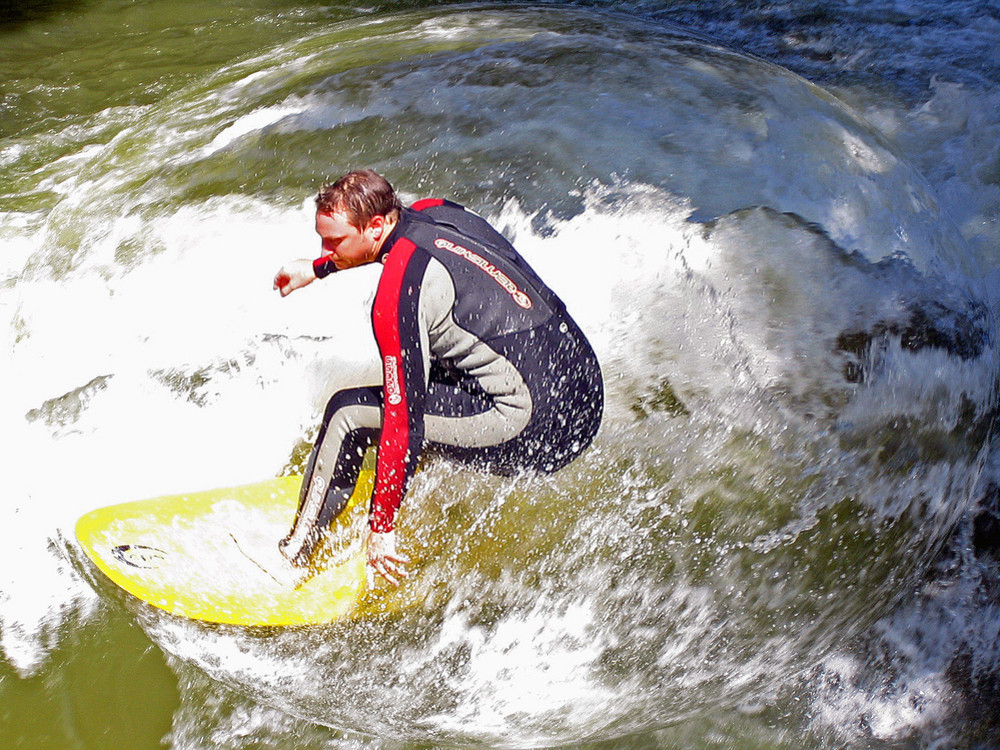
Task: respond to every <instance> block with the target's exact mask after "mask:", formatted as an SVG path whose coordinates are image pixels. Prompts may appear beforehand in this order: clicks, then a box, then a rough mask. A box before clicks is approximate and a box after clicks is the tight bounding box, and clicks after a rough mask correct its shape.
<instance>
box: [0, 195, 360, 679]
mask: <svg viewBox="0 0 1000 750" xmlns="http://www.w3.org/2000/svg"><path fill="white" fill-rule="evenodd" d="M151 234H153V235H155V238H156V239H155V246H156V249H155V251H151V254H150V255H149V256H148V257H146V258H145V259H144V260H143V262H142V263H140V264H139V265H137V266H136V267H135V268H134V269H132V270H126V269H123V268H122V267H120V266H115V265H113V263H112V258H111V257H109V256H111V254H112V251H111V250H110V245H113V244H114V243H113V242H111V241H109V243H108V244H109V247H108V248H105V249H102V248H97V249H96V250H95V253H94V254H93V255H92V256H91V257H90V258H89V259H88V262H87V264H86V265H85V267H84V268H82V269H81V270H80V271H79V272H78V273H76V274H75V275H74V276H73V277H72V278H71V279H70V280H68V281H57V280H54V279H51V278H42V279H35V280H27V279H24V280H22V281H21V282H20V283H19V284H18V285H17V286H15V287H14V288H13V289H9V288H8V289H5V290H3V291H2V292H0V295H2V296H0V301H2V302H3V308H4V310H5V311H13V312H14V313H15V315H16V317H17V319H18V320H19V321H21V322H20V324H19V326H18V329H19V335H20V340H18V341H17V342H16V343H15V344H14V345H13V346H12V349H11V358H10V363H11V367H10V368H5V371H4V381H5V382H4V385H5V388H4V397H3V399H2V401H0V404H2V416H3V418H4V419H3V423H4V428H3V430H4V433H5V435H6V439H5V441H4V442H5V444H6V445H8V446H11V448H10V449H9V451H8V453H7V455H8V456H9V458H10V460H11V464H10V466H11V469H12V471H11V472H9V474H10V475H11V479H10V481H9V485H8V486H9V490H10V498H11V501H10V507H11V513H12V517H11V518H12V520H11V522H10V523H9V524H6V525H5V527H4V537H5V540H6V541H7V542H9V543H8V544H4V545H3V547H2V550H3V551H0V565H2V566H3V568H4V570H7V571H10V572H11V575H14V573H15V571H17V575H16V576H15V578H16V581H15V582H12V583H10V584H9V585H6V586H4V587H3V588H2V590H3V593H4V599H3V606H2V610H0V617H2V622H3V628H2V630H3V632H4V633H5V636H7V637H5V640H4V648H8V647H9V644H11V642H12V639H13V638H14V635H15V634H16V633H17V632H24V633H25V634H26V635H25V640H26V641H30V640H31V634H32V633H35V634H40V633H41V627H42V624H43V623H45V622H46V619H47V618H48V617H50V616H53V615H54V613H55V612H57V611H58V610H60V609H61V608H63V607H65V606H69V605H70V604H71V603H72V602H73V600H74V599H76V598H77V597H78V594H79V586H78V584H77V582H76V581H74V580H72V577H67V576H65V575H63V574H64V573H65V570H64V563H63V562H61V561H59V560H58V559H56V557H54V556H53V553H52V551H50V549H49V541H50V540H51V539H53V538H55V537H56V536H57V535H58V534H59V533H62V534H64V535H65V536H67V537H68V538H72V528H73V524H74V523H75V520H76V518H77V517H78V516H80V515H81V514H82V513H84V512H86V511H87V510H89V509H92V508H95V507H100V506H102V505H108V504H111V503H113V502H121V501H125V500H130V499H138V498H141V497H145V496H154V495H160V494H170V493H174V492H181V491H185V490H193V489H205V488H209V487H214V486H231V485H236V484H242V483H246V482H249V481H254V480H257V479H260V478H265V477H268V476H273V475H275V474H276V473H277V472H278V471H280V470H281V468H282V465H283V464H284V463H285V462H286V461H287V460H288V457H289V454H290V451H291V449H292V448H293V447H294V445H295V443H296V442H297V441H298V440H299V439H301V437H302V436H303V434H304V433H305V432H306V431H307V430H308V429H310V428H311V427H312V426H313V424H314V423H315V422H316V420H317V414H316V412H317V410H318V409H321V408H322V404H324V403H325V400H326V398H328V396H329V395H330V394H331V393H332V392H333V390H336V389H337V388H338V387H342V385H343V384H344V383H345V381H346V382H357V381H358V380H359V379H369V380H370V379H371V377H372V375H371V373H372V371H374V372H375V373H376V374H375V376H374V377H375V382H377V377H378V376H377V372H378V371H377V364H376V363H377V355H376V353H375V351H374V343H373V342H372V341H371V340H370V339H371V335H370V323H369V321H368V317H367V310H366V307H367V304H368V302H369V301H370V299H371V295H372V294H373V291H374V280H375V278H376V277H374V276H372V274H371V273H366V272H365V271H358V272H356V273H354V274H352V278H351V279H350V280H349V282H348V283H344V282H343V281H342V280H341V279H340V278H337V277H334V278H333V279H330V280H329V282H328V283H327V284H326V285H325V286H326V288H325V290H321V289H320V288H319V287H320V285H318V284H317V285H316V286H315V287H314V288H310V289H306V290H301V291H299V292H297V293H296V294H295V295H294V296H293V297H290V298H288V299H281V298H280V297H279V296H278V294H277V292H275V291H273V290H272V288H271V281H272V278H273V276H274V273H275V272H276V270H277V269H278V267H279V266H280V265H281V264H282V263H283V262H284V261H286V260H288V259H291V258H295V257H312V256H314V255H315V240H314V237H313V235H312V213H311V207H309V206H308V205H305V204H304V205H303V206H302V208H301V209H300V210H295V211H291V212H284V211H276V210H274V209H271V208H269V207H267V206H265V205H262V204H259V203H255V202H253V201H248V200H246V199H226V200H218V201H212V202H209V203H208V204H206V205H204V206H201V207H195V206H191V207H187V208H184V209H181V210H180V211H178V212H177V213H176V214H174V215H173V216H171V217H166V218H163V219H161V220H159V221H158V222H157V223H156V225H155V229H154V231H153V232H152V233H151ZM13 317H14V316H12V319H11V321H10V323H11V324H13V322H14V321H13ZM13 328H14V326H13V325H9V327H8V334H9V335H10V336H11V338H13V334H11V331H12V329H13ZM274 337H277V339H276V340H275V339H274ZM300 337H311V338H306V339H301V338H300ZM300 352H301V353H300ZM26 567H27V568H31V569H34V570H36V571H38V573H37V575H35V576H24V575H22V574H21V571H23V570H24V569H25V568H26ZM45 570H50V571H51V573H50V574H47V573H45V572H44V571H45ZM39 579H41V580H43V581H44V583H42V584H41V585H39ZM18 581H19V582H20V583H18ZM21 584H23V585H21ZM17 623H20V625H17ZM40 637H41V635H39V638H40ZM37 645H38V648H39V649H41V650H44V644H43V643H41V642H39V643H38V644H37ZM11 648H13V647H11ZM18 648H21V646H18ZM24 648H27V646H24ZM10 658H11V659H12V660H16V661H18V662H24V661H33V660H36V657H34V656H32V657H30V658H29V657H17V656H16V655H15V654H13V653H12V654H10Z"/></svg>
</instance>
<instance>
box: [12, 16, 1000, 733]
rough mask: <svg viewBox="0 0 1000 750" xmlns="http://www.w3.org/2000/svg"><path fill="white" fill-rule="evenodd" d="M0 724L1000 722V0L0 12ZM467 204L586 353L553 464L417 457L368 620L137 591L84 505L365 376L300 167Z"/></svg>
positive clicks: (300, 424)
mask: <svg viewBox="0 0 1000 750" xmlns="http://www.w3.org/2000/svg"><path fill="white" fill-rule="evenodd" d="M0 20H2V23H3V26H2V30H0V81H2V84H0V175H2V177H3V179H2V182H0V184H2V185H3V187H2V188H0V248H2V249H0V259H2V263H3V266H2V268H3V274H4V276H3V278H4V280H5V281H4V283H3V285H2V286H0V295H2V296H0V310H2V311H3V313H4V320H5V323H6V328H5V330H6V331H7V336H8V342H9V349H10V351H11V357H10V358H9V362H10V366H8V367H6V368H4V369H3V370H2V372H3V378H4V380H5V381H8V380H9V385H8V384H7V383H6V382H5V383H4V385H8V387H5V388H3V392H4V398H3V400H2V401H0V403H2V406H3V410H4V412H3V415H2V416H3V423H4V425H5V428H4V429H5V430H6V431H9V437H8V439H6V440H5V441H4V443H5V445H7V446H9V447H8V448H6V449H5V450H4V456H5V465H6V466H8V467H9V468H8V471H7V476H8V477H9V485H8V488H7V489H8V492H7V496H8V498H9V499H8V501H7V502H6V505H5V507H6V508H7V514H8V516H7V517H8V523H6V524H4V525H3V530H2V531H0V542H2V544H0V549H3V550H4V551H3V552H2V553H0V555H2V557H0V559H2V561H3V563H4V565H3V571H4V572H3V573H2V574H0V650H2V653H3V660H2V662H0V745H2V746H4V747H8V746H10V747H25V748H46V749H48V748H63V747H65V748H107V747H117V746H127V747H134V748H146V747H150V748H153V747H159V746H161V745H163V746H167V747H172V748H227V749H228V748H249V747H254V748H257V747H259V748H263V747H268V748H347V747H351V748H353V747H373V748H396V747H400V748H402V747H407V748H417V747H440V746H481V747H551V746H573V747H594V748H597V747H600V748H604V747H608V748H610V747H615V748H619V747H626V748H654V747H655V748H660V747H731V748H753V747H761V748H764V747H767V748H774V747H788V748H801V747H815V748H834V747H852V748H854V747H858V748H860V747H887V748H888V747H893V748H897V747H898V748H909V747H930V746H939V747H987V748H988V747H996V746H998V744H1000V743H997V742H996V741H995V740H994V736H995V735H996V733H997V731H998V720H997V704H996V699H995V687H996V684H997V675H998V654H997V649H996V646H995V642H996V636H997V632H998V630H1000V617H998V613H997V606H998V605H997V599H996V591H997V581H998V580H1000V579H998V577H997V570H996V567H997V560H996V553H997V549H998V547H1000V521H998V520H997V519H998V517H1000V516H998V515H996V513H997V510H998V508H997V499H996V487H997V486H1000V482H998V480H997V454H996V450H995V448H994V444H993V426H994V421H995V415H996V404H997V382H996V373H997V367H996V364H997V363H996V352H995V336H996V332H995V330H996V320H995V318H996V309H997V307H996V302H997V300H996V294H995V292H994V290H995V288H996V283H995V282H996V278H997V270H996V269H997V258H998V254H997V250H998V248H1000V243H998V237H1000V231H998V225H997V217H998V207H1000V147H998V146H997V144H998V143H1000V137H998V136H1000V99H998V96H997V94H996V91H997V87H996V85H995V84H996V82H997V78H998V71H1000V52H998V51H997V45H996V44H995V42H996V40H997V39H998V38H1000V8H998V7H997V5H996V4H993V3H972V2H968V3H966V2H949V3H930V2H925V3H920V2H894V3H885V2H858V3H852V4H849V5H845V6H843V7H841V6H839V5H834V4H829V3H816V2H809V3H806V2H785V3H698V2H679V3H666V2H616V3H611V2H605V3H598V2H593V3H582V2H581V3H555V2H553V3H534V4H508V3H492V4H490V3H486V4H475V5H470V4H462V3H426V2H421V3H369V4H363V3H339V4H329V5H323V4H315V3H313V4H311V3H297V4H296V3H288V2H277V1H275V2H265V1H264V0H257V1H256V2H222V1H218V0H216V1H213V2H199V3H194V2H186V1H185V2H182V1H181V0H169V1H166V2H164V1H161V2H151V1H149V2H141V1H140V2H114V1H112V0H80V2H69V1H68V0H67V2H61V3H60V2H51V3H42V2H38V3H23V4H19V5H16V6H8V7H6V8H4V9H3V10H2V11H0ZM357 166H371V167H374V168H376V169H379V170H380V171H382V172H384V173H385V174H386V175H387V176H388V177H389V178H390V179H391V180H392V181H393V182H394V183H395V184H396V185H397V187H398V188H399V189H400V190H401V191H402V192H403V193H404V195H405V197H407V198H417V197H422V196H426V195H442V196H448V197H451V198H454V199H456V200H459V201H461V202H464V203H466V204H467V205H469V206H470V207H472V208H475V209H476V210H478V211H480V212H481V213H483V214H484V215H486V216H488V217H489V218H490V219H492V220H493V221H494V222H495V223H496V224H497V225H498V226H499V227H501V228H502V229H503V230H504V231H505V232H506V233H507V234H508V235H509V236H510V237H511V238H512V239H514V240H515V242H516V244H517V245H518V247H519V248H520V249H521V250H522V251H523V252H524V254H525V255H526V256H527V257H528V258H529V260H530V261H531V262H532V264H533V265H534V266H535V267H536V268H537V269H538V270H539V271H540V272H541V274H542V275H543V276H544V277H545V278H546V279H548V280H549V281H550V282H551V284H552V286H553V287H554V288H555V289H556V290H557V291H558V292H559V293H560V295H561V296H562V297H563V298H564V299H565V301H566V302H567V304H568V306H569V308H570V310H571V311H572V312H573V313H574V316H575V317H576V318H577V319H578V320H579V322H580V323H581V325H582V326H583V327H584V329H585V330H586V331H587V333H588V336H589V337H590V338H591V340H592V341H593V342H594V344H595V347H596V348H597V350H598V354H599V356H600V358H601V362H602V368H603V369H604V374H605V380H606V382H607V391H608V392H607V402H608V413H607V418H606V420H605V424H604V425H603V427H602V431H601V434H600V435H599V437H598V440H597V443H596V444H595V446H594V448H593V449H592V450H591V451H590V452H588V454H586V455H585V456H584V457H583V458H582V459H580V460H579V461H577V462H576V463H574V464H573V465H571V466H570V467H569V468H568V469H566V470H564V471H563V472H561V473H560V474H558V475H556V476H555V477H552V478H548V479H545V480H535V479H531V480H524V479H522V480H517V481H510V480H499V479H496V478H491V477H482V476H478V475H470V474H468V473H467V472H464V471H459V470H456V469H454V468H451V467H448V466H446V465H440V464H434V463H429V464H428V465H426V466H425V467H424V468H423V470H422V471H421V473H420V474H419V475H418V477H417V480H416V482H415V485H414V488H413V491H412V494H411V496H410V497H409V498H408V500H407V503H406V506H405V509H404V512H403V515H402V516H401V531H400V533H401V538H402V540H403V544H404V546H405V548H406V549H407V550H408V551H410V552H411V554H412V555H413V556H414V557H415V558H416V559H417V560H418V561H419V562H418V566H417V567H418V575H417V577H416V579H415V580H413V581H412V582H411V583H410V584H408V586H407V587H405V588H404V590H403V591H402V592H400V593H399V594H398V595H397V596H398V597H399V604H401V605H402V606H401V608H400V611H399V613H398V614H396V615H393V616H392V617H386V618H383V619H381V620H378V621H360V622H352V623H347V624H341V625H336V626H330V627H325V628H316V629H309V630H305V631H291V632H246V631H240V630H234V629H227V628H208V627H205V626H200V625H196V624H194V623H189V622H184V621H177V620H172V619H169V618H165V617H163V616H160V615H157V614H155V613H152V612H149V611H144V610H138V609H136V608H135V607H134V605H132V604H131V603H130V602H128V601H126V600H125V599H124V598H123V597H122V596H120V595H119V594H117V593H116V592H115V591H113V590H111V588H110V587H109V586H108V585H107V584H105V583H102V582H101V581H100V580H98V579H95V578H94V577H93V576H92V575H91V574H90V572H89V571H88V570H87V568H86V566H84V565H82V564H81V563H80V561H79V555H78V553H77V551H76V549H75V545H74V544H73V542H72V527H73V523H74V522H75V519H76V518H77V517H78V516H79V515H80V514H82V513H83V512H85V511H87V510H89V509H91V508H93V507H96V506H99V505H105V504H109V503H112V502H116V501H121V500H127V499H134V498H136V497H144V496H153V495H160V494H167V493H171V492H175V491H182V490H188V489H200V488H205V487H212V486H225V485H234V484H241V483H245V482H249V481H253V480H256V479H260V478H263V477H266V476H273V475H275V474H278V473H282V472H289V471H295V470H296V469H299V468H301V465H300V464H301V455H302V453H301V445H302V444H303V442H304V441H308V440H309V439H310V437H311V435H312V430H313V429H314V425H315V423H316V420H317V418H318V416H319V413H320V410H321V407H322V405H323V403H324V402H325V399H326V397H328V395H329V393H330V392H332V391H333V390H335V389H336V388H337V387H341V386H343V385H345V384H349V383H356V382H359V381H360V380H366V381H367V380H368V379H370V378H372V377H377V375H376V376H373V375H372V374H371V373H372V372H373V371H375V372H377V370H374V368H375V364H374V353H373V351H372V349H373V347H372V342H371V341H370V340H369V339H368V334H367V331H368V330H369V325H368V322H367V308H368V305H369V304H370V300H371V295H372V293H373V289H374V282H375V277H374V276H373V275H372V274H371V273H368V270H370V269H365V270H358V271H356V272H353V273H352V274H351V275H349V277H344V278H341V277H339V276H338V277H336V278H334V279H331V280H330V281H329V282H328V283H325V284H323V285H318V286H314V287H313V288H311V289H310V290H309V292H307V293H302V294H301V296H300V295H296V296H295V297H293V298H290V299H288V300H279V299H278V298H277V297H276V296H275V295H273V292H272V291H271V289H270V279H271V277H272V276H273V273H274V269H275V268H277V267H278V266H279V265H280V264H281V263H282V262H283V261H284V260H286V259H288V258H291V257H309V256H311V255H313V254H314V253H315V240H314V239H313V236H312V234H311V210H310V200H311V195H312V194H313V192H314V190H315V188H316V186H317V185H318V184H319V183H320V182H321V181H322V180H323V179H324V178H326V177H330V176H335V175H337V174H339V173H341V172H343V171H345V170H347V169H350V168H353V167H357Z"/></svg>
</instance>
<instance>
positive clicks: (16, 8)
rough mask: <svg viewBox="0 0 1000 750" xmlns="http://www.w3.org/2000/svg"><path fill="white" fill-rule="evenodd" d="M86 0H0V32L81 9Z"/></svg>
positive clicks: (85, 4) (86, 2) (84, 5)
mask: <svg viewBox="0 0 1000 750" xmlns="http://www.w3.org/2000/svg"><path fill="white" fill-rule="evenodd" d="M87 4H88V0H0V33H2V32H4V31H10V30H12V29H16V28H18V27H19V26H23V25H25V24H29V23H32V22H33V21H41V20H43V19H46V18H48V17H50V16H54V15H56V14H57V13H62V12H64V11H75V10H82V9H83V8H85V7H86V6H87Z"/></svg>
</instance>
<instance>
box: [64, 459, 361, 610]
mask: <svg viewBox="0 0 1000 750" xmlns="http://www.w3.org/2000/svg"><path fill="white" fill-rule="evenodd" d="M373 482H374V472H372V471H367V470H365V471H362V473H361V477H360V479H359V481H358V484H357V487H356V489H355V492H354V495H353V496H352V497H351V500H350V502H349V504H348V506H347V509H346V510H345V511H344V512H343V513H342V514H341V515H340V517H339V518H338V519H337V521H336V522H335V523H334V527H333V528H332V529H331V534H330V538H331V539H334V540H337V539H338V537H339V539H340V541H339V542H338V543H336V544H335V545H327V548H326V549H325V550H324V552H325V554H323V553H321V554H319V555H317V557H318V558H320V560H319V562H317V563H316V565H315V566H314V567H313V568H312V569H311V570H310V571H308V573H306V574H304V575H303V574H300V573H299V572H298V571H295V570H294V569H292V568H291V566H289V565H288V564H287V563H286V562H285V561H284V559H283V558H282V557H281V555H280V554H279V553H278V547H277V545H278V541H279V540H280V539H282V538H284V536H285V535H286V534H287V533H288V530H289V529H290V528H291V525H292V522H293V521H294V518H295V510H296V508H297V507H298V497H299V487H300V486H301V483H302V478H301V477H279V478H277V479H272V480H268V481H265V482H260V483H258V484H251V485H246V486H244V487H236V488H227V489H217V490H210V491H208V492H196V493H191V494H185V495H174V496H169V497H160V498H155V499H152V500H141V501H137V502H130V503H123V504H121V505H112V506H109V507H107V508H100V509H98V510H95V511H92V512H90V513H88V514H86V515H85V516H83V517H82V518H81V519H80V520H79V521H78V522H77V524H76V536H77V539H78V540H79V542H80V544H81V545H82V546H83V549H84V550H85V551H86V553H87V555H88V556H89V557H90V559H91V560H93V561H94V563H95V564H96V565H97V567H98V568H100V570H101V571H102V572H103V573H104V574H105V575H106V576H107V577H108V578H109V579H111V580H112V581H113V582H114V583H116V584H117V585H118V586H120V587H121V588H122V589H124V590H125V591H127V592H128V593H129V594H132V595H133V596H135V597H138V598H139V599H141V600H142V601H144V602H147V603H149V604H151V605H153V606H154V607H157V608H159V609H162V610H165V611H167V612H170V613H173V614H175V615H181V616H183V617H188V618H191V619H195V620H203V621H206V622H215V623H227V624H233V625H248V626H286V625H309V624H318V623H326V622H332V621H334V620H338V619H341V618H345V617H351V616H353V615H356V614H359V613H360V612H361V611H363V610H364V608H365V598H366V596H365V595H366V583H365V561H366V559H365V552H364V549H363V548H362V543H361V537H362V534H361V533H360V532H361V530H362V529H363V524H360V525H359V524H358V523H357V519H358V517H359V515H360V516H361V517H363V515H364V508H365V506H366V504H367V503H366V501H367V499H368V497H369V496H370V494H371V489H372V484H373ZM359 526H360V528H359ZM333 547H339V549H333Z"/></svg>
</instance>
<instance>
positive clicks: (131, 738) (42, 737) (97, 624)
mask: <svg viewBox="0 0 1000 750" xmlns="http://www.w3.org/2000/svg"><path fill="white" fill-rule="evenodd" d="M70 619H71V620H74V619H75V618H70ZM58 641H59V645H58V647H57V648H55V649H54V650H53V651H52V653H51V654H50V656H49V658H48V659H47V662H46V664H45V666H44V667H43V668H42V669H40V670H39V671H38V672H36V673H34V674H32V675H31V676H28V677H24V678H21V677H19V676H18V675H16V674H15V673H14V671H13V669H12V668H11V667H10V665H9V664H8V663H7V662H6V661H3V660H0V747H4V748H13V747H17V748H23V750H64V749H65V750H79V749H81V748H86V749H87V750H91V749H94V750H96V749H97V748H134V749H135V750H154V749H156V748H161V747H162V746H163V745H162V738H163V737H164V736H165V735H166V734H167V733H168V732H169V731H170V728H171V721H172V717H173V713H174V710H175V709H176V707H177V705H178V704H179V701H180V698H179V695H178V688H177V682H176V678H175V676H174V674H173V672H171V671H170V669H169V668H168V667H167V665H166V663H165V661H164V658H163V653H162V652H161V651H160V650H159V649H158V648H156V647H155V646H153V645H152V644H151V643H150V642H149V640H148V639H147V638H146V636H145V635H144V634H143V632H142V631H141V630H140V629H139V627H138V626H137V625H135V624H134V623H133V622H132V621H131V618H129V617H127V616H126V615H125V614H124V613H122V612H121V611H120V610H118V609H117V608H114V609H106V610H104V612H102V614H101V615H100V616H98V617H95V618H92V619H89V620H87V621H86V622H79V621H78V622H75V623H74V622H67V623H64V624H63V625H62V626H61V627H60V634H59V638H58Z"/></svg>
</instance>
